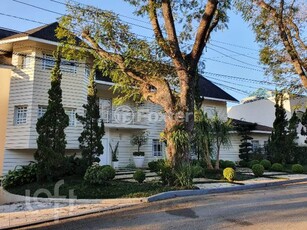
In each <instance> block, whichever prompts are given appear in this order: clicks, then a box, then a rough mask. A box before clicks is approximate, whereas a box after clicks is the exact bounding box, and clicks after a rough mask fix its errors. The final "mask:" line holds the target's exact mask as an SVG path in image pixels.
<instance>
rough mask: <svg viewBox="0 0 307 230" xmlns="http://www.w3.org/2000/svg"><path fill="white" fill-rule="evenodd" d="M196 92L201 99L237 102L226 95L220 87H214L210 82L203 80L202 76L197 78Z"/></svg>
mask: <svg viewBox="0 0 307 230" xmlns="http://www.w3.org/2000/svg"><path fill="white" fill-rule="evenodd" d="M198 90H199V95H200V96H201V97H209V98H216V99H221V100H227V101H235V102H239V101H238V100H237V99H235V98H234V97H233V96H231V95H230V94H228V93H226V92H225V91H224V90H222V89H221V88H220V87H218V86H216V85H215V84H213V83H212V82H211V81H209V80H208V79H206V78H204V77H203V76H200V77H199V81H198Z"/></svg>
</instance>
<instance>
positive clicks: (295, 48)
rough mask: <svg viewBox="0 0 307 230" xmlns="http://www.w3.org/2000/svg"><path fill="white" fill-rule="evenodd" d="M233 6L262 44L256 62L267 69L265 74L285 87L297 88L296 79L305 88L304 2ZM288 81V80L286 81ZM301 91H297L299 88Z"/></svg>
mask: <svg viewBox="0 0 307 230" xmlns="http://www.w3.org/2000/svg"><path fill="white" fill-rule="evenodd" d="M235 2H236V6H237V9H238V10H239V11H241V12H242V15H243V17H244V19H245V20H246V21H249V22H250V24H251V25H252V28H253V30H254V32H255V34H256V40H257V41H258V42H260V43H261V44H262V50H261V52H260V60H261V62H262V63H264V64H266V65H267V66H268V68H267V73H271V74H273V76H274V78H275V80H276V81H277V82H279V83H284V85H286V86H287V87H289V82H290V84H291V86H294V87H297V85H298V84H299V83H298V82H297V78H295V79H291V77H292V76H293V74H297V75H299V77H300V80H301V84H302V85H303V86H304V87H305V88H307V61H306V60H307V52H306V51H307V42H306V36H304V35H305V34H306V25H307V14H306V11H307V5H306V1H304V0H297V1H284V0H271V1H264V0H251V1H245V0H236V1H235ZM290 79H291V80H290ZM299 88H301V87H299Z"/></svg>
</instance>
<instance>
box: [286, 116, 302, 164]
mask: <svg viewBox="0 0 307 230" xmlns="http://www.w3.org/2000/svg"><path fill="white" fill-rule="evenodd" d="M299 121H300V120H299V118H298V117H297V115H296V112H295V111H294V112H293V114H292V117H291V118H290V120H289V124H288V127H287V130H288V133H287V145H286V146H287V148H288V154H287V156H286V162H287V163H293V159H294V156H295V151H296V147H297V142H296V140H297V139H298V136H297V134H298V133H297V128H298V125H299Z"/></svg>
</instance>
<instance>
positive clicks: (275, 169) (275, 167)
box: [271, 163, 284, 172]
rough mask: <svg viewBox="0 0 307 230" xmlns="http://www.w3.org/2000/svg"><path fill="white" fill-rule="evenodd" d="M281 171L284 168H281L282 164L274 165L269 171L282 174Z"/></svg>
mask: <svg viewBox="0 0 307 230" xmlns="http://www.w3.org/2000/svg"><path fill="white" fill-rule="evenodd" d="M283 169H284V167H283V166H282V164H279V163H274V164H273V165H272V167H271V170H272V171H275V172H282V171H283Z"/></svg>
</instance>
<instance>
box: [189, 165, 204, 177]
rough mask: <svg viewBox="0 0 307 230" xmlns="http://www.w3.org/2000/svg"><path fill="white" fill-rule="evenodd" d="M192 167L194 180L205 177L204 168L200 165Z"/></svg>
mask: <svg viewBox="0 0 307 230" xmlns="http://www.w3.org/2000/svg"><path fill="white" fill-rule="evenodd" d="M191 167H192V172H193V178H200V177H203V175H204V169H203V167H201V166H199V165H193V166H191Z"/></svg>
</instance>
